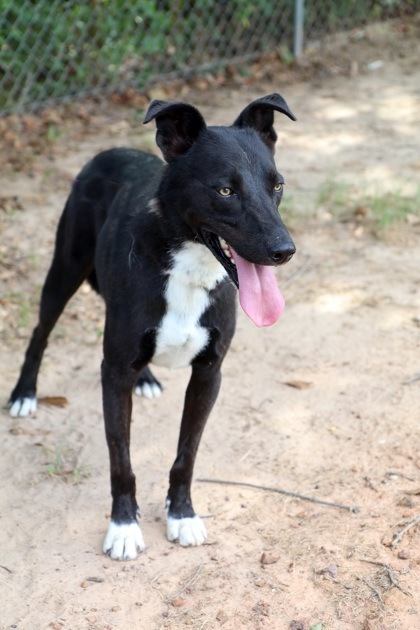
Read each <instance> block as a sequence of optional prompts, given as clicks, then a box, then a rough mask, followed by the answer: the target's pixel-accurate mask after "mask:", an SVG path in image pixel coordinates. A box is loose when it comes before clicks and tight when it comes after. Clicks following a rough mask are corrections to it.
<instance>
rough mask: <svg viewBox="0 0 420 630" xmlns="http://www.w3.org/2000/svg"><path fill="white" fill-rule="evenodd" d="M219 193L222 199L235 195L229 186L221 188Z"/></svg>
mask: <svg viewBox="0 0 420 630" xmlns="http://www.w3.org/2000/svg"><path fill="white" fill-rule="evenodd" d="M217 192H218V193H219V195H222V197H230V196H231V195H233V190H232V188H228V187H227V186H223V188H219V190H218V191H217Z"/></svg>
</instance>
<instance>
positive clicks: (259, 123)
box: [233, 94, 296, 151]
mask: <svg viewBox="0 0 420 630" xmlns="http://www.w3.org/2000/svg"><path fill="white" fill-rule="evenodd" d="M274 111H277V112H281V113H282V114H286V116H288V117H289V118H290V119H291V120H296V118H295V116H294V115H293V114H292V112H291V111H290V109H289V106H288V104H287V103H286V101H285V100H284V98H283V97H282V96H280V94H269V95H268V96H263V97H262V98H259V99H258V100H256V101H253V102H252V103H250V104H249V105H248V106H247V107H245V109H244V111H243V112H242V113H241V114H239V116H238V118H237V119H236V120H235V122H234V123H233V126H234V127H251V128H252V129H255V131H258V133H259V134H260V136H261V138H262V139H263V141H264V142H265V144H266V145H268V147H269V148H270V149H271V150H272V151H274V145H275V143H276V140H277V134H276V132H275V131H274V127H273V123H274Z"/></svg>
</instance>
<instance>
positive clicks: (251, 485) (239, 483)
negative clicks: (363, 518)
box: [197, 477, 359, 514]
mask: <svg viewBox="0 0 420 630" xmlns="http://www.w3.org/2000/svg"><path fill="white" fill-rule="evenodd" d="M197 481H201V482H203V483H218V484H223V485H227V486H244V487H245V488H255V489H257V490H266V491H267V492H277V493H279V494H285V495H286V496H288V497H293V498H294V499H300V500H301V501H310V502H311V503H318V504H320V505H326V506H328V507H335V508H339V509H341V510H348V511H349V512H352V513H353V514H357V512H358V511H359V508H358V507H356V506H354V505H343V504H342V503H334V502H331V501H323V500H322V499H315V498H314V497H307V496H305V495H303V494H299V493H298V492H290V491H289V490H282V489H281V488H271V487H269V486H260V485H258V484H255V483H248V482H246V481H226V480H224V479H206V478H203V477H201V478H200V479H197Z"/></svg>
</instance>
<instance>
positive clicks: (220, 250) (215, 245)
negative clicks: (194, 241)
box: [201, 230, 239, 289]
mask: <svg viewBox="0 0 420 630" xmlns="http://www.w3.org/2000/svg"><path fill="white" fill-rule="evenodd" d="M201 236H202V238H203V241H204V243H205V244H206V245H207V247H208V248H209V250H210V251H211V252H212V254H213V256H215V257H216V258H217V260H218V261H219V263H220V264H221V265H222V266H223V267H224V268H225V270H226V272H227V274H228V276H229V278H230V279H231V280H232V282H233V284H234V285H235V286H236V288H237V289H239V279H238V271H237V269H236V263H235V260H234V258H233V254H232V249H231V248H230V246H229V245H228V243H227V242H226V241H225V239H224V238H222V237H221V236H217V234H214V233H213V232H208V231H207V230H202V231H201Z"/></svg>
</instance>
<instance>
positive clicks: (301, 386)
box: [284, 381, 313, 389]
mask: <svg viewBox="0 0 420 630" xmlns="http://www.w3.org/2000/svg"><path fill="white" fill-rule="evenodd" d="M284 384H285V385H288V386H289V387H294V388H295V389H308V387H312V385H313V383H311V382H310V381H285V382H284Z"/></svg>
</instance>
